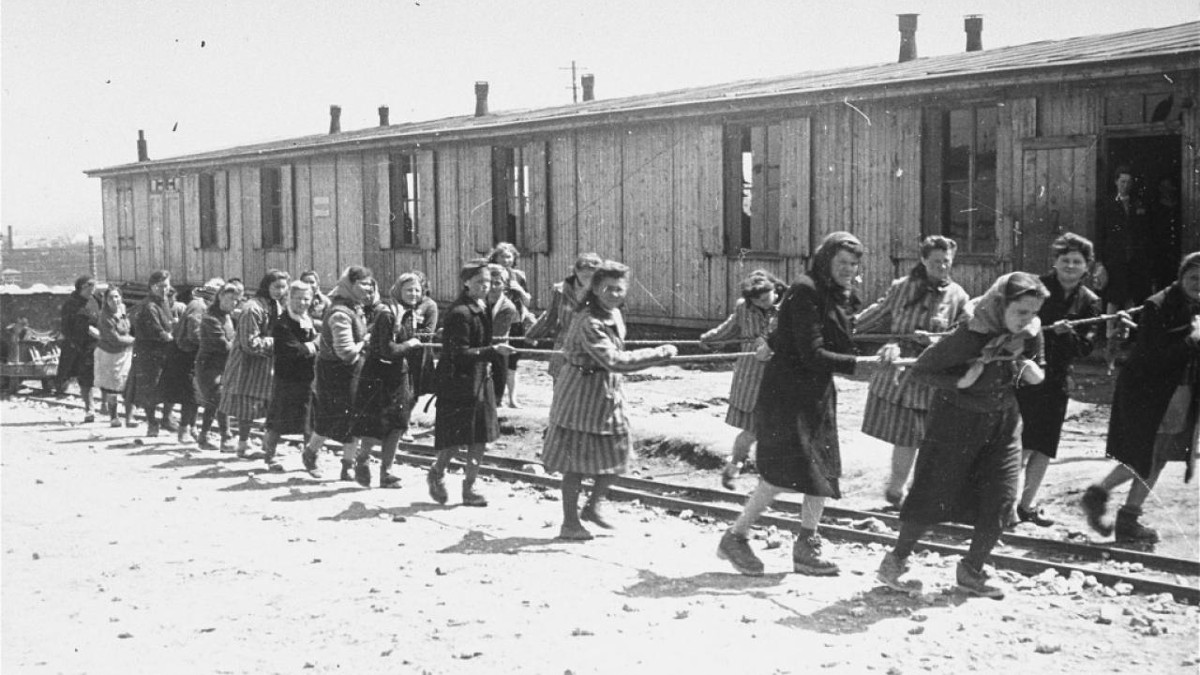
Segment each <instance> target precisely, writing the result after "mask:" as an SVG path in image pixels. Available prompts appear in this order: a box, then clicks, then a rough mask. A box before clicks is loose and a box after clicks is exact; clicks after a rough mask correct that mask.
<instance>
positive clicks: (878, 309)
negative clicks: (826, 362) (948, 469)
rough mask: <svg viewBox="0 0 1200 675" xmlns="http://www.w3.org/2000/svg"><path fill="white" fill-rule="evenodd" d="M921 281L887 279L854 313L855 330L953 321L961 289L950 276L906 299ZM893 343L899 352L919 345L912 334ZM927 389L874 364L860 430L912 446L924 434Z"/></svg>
mask: <svg viewBox="0 0 1200 675" xmlns="http://www.w3.org/2000/svg"><path fill="white" fill-rule="evenodd" d="M925 284H926V282H925V281H923V280H918V279H913V278H912V277H904V278H902V279H896V280H895V281H893V282H892V285H891V287H890V288H888V291H887V294H886V295H885V296H884V297H883V299H882V300H879V301H877V302H876V303H875V304H873V305H871V306H870V307H868V308H866V309H864V310H863V311H862V312H861V313H860V314H859V315H858V317H857V320H856V323H855V333H856V334H858V335H862V334H870V333H913V332H914V331H918V330H923V331H930V332H939V333H940V332H943V331H946V330H948V329H950V328H951V327H953V326H954V324H955V323H957V322H958V320H959V319H960V318H961V317H962V313H963V308H964V307H965V306H966V304H967V300H969V299H970V298H969V297H968V296H967V292H966V291H964V290H963V288H962V286H959V285H958V284H956V283H954V282H953V281H951V282H949V283H947V284H945V285H944V286H942V287H940V288H933V287H931V288H930V289H929V291H928V294H927V295H926V296H925V298H924V300H923V301H921V302H919V303H917V304H912V303H913V300H915V299H916V298H917V297H918V294H919V293H920V292H921V291H922V289H923V288H924V286H925ZM899 344H900V355H901V356H902V357H906V358H907V357H913V356H917V355H919V354H920V353H921V351H922V350H924V348H925V346H924V345H922V344H920V343H919V342H917V341H915V340H901V341H900V342H899ZM933 393H934V390H933V388H932V387H929V386H927V385H924V384H921V383H919V382H917V381H916V380H915V379H914V378H911V377H905V374H904V373H902V372H898V369H897V368H896V367H891V368H880V369H878V370H876V371H875V373H874V374H873V375H871V384H870V388H869V389H868V394H867V406H866V410H865V412H864V413H863V426H862V430H863V433H865V434H867V435H868V436H871V437H874V438H878V439H879V440H881V441H885V442H887V443H891V444H893V445H899V446H902V447H917V446H918V445H920V443H921V439H922V438H923V437H924V436H925V414H926V412H927V411H928V410H929V404H930V401H931V400H932V398H933Z"/></svg>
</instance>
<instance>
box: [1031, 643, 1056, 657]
mask: <svg viewBox="0 0 1200 675" xmlns="http://www.w3.org/2000/svg"><path fill="white" fill-rule="evenodd" d="M1033 651H1035V652H1037V653H1038V654H1056V653H1058V652H1060V651H1062V645H1060V644H1058V643H1056V642H1039V643H1038V645H1037V646H1036V647H1034V648H1033Z"/></svg>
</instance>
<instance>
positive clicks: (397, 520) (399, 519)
mask: <svg viewBox="0 0 1200 675" xmlns="http://www.w3.org/2000/svg"><path fill="white" fill-rule="evenodd" d="M392 522H393V523H407V522H408V518H405V517H404V516H392Z"/></svg>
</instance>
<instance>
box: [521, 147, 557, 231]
mask: <svg viewBox="0 0 1200 675" xmlns="http://www.w3.org/2000/svg"><path fill="white" fill-rule="evenodd" d="M547 157H548V153H547V151H546V142H545V141H534V142H532V143H529V144H528V145H526V146H525V162H526V163H527V164H528V166H529V215H528V217H527V218H526V220H525V241H524V242H523V244H524V249H523V251H522V252H528V253H549V252H550V224H549V223H550V218H549V213H550V181H549V179H548V176H549V171H548V169H547V163H546V160H547Z"/></svg>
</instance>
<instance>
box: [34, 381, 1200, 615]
mask: <svg viewBox="0 0 1200 675" xmlns="http://www.w3.org/2000/svg"><path fill="white" fill-rule="evenodd" d="M27 398H28V399H29V400H32V401H37V402H40V403H45V404H49V405H53V406H57V407H64V408H71V409H75V410H80V409H82V406H81V405H80V404H79V403H77V402H76V399H75V398H74V397H71V398H70V399H61V398H49V397H43V396H28V397H27ZM260 433H261V427H256V429H255V434H260ZM434 454H435V453H434V450H433V447H432V446H431V445H428V444H424V443H416V442H414V443H401V444H400V448H399V450H398V451H397V455H396V461H397V462H402V463H406V464H410V465H413V466H421V467H425V466H429V465H431V464H432V463H433V458H434ZM456 464H458V465H459V466H461V463H457V462H456ZM539 466H540V463H539V462H536V461H531V460H524V459H518V458H513V457H506V456H501V455H494V454H489V455H487V456H485V458H484V462H483V466H482V468H481V473H482V474H484V475H490V476H493V477H495V478H498V479H500V480H505V481H510V482H523V483H529V484H534V485H541V486H544V487H548V488H557V487H558V486H559V484H560V482H559V479H558V478H556V477H553V476H550V475H546V474H545V473H544V472H543V471H538V470H536V469H533V467H539ZM531 469H532V470H531ZM610 495H611V497H612V498H613V499H618V500H630V501H638V502H640V503H642V504H646V505H649V506H655V507H659V508H663V509H666V510H668V511H671V512H676V513H679V512H683V511H691V512H692V513H693V514H697V515H703V516H707V517H710V518H714V519H720V520H727V521H729V520H733V519H734V518H736V517H737V516H738V514H739V513H740V512H741V506H742V504H744V502H745V500H746V496H745V495H743V494H740V493H735V492H728V491H724V490H716V489H710V488H705V487H697V486H692V485H682V484H678V483H671V482H666V481H659V480H648V479H643V478H635V477H626V476H622V477H620V478H619V479H618V480H617V482H616V483H615V484H614V486H613V488H612V490H611V493H610ZM872 521H875V522H872ZM758 522H759V524H760V525H762V526H775V527H776V528H778V529H781V530H788V531H791V532H796V531H798V530H799V528H800V502H799V501H798V500H792V499H786V498H785V499H778V500H776V501H775V504H774V505H773V509H772V512H768V513H767V514H765V515H764V516H763V517H762V518H760V519H759V521H758ZM856 524H857V525H860V526H864V525H865V526H867V527H866V528H862V527H855V525H856ZM879 524H882V525H883V527H882V528H881V527H879ZM871 526H873V527H871ZM898 528H899V518H898V517H897V516H896V515H895V514H891V513H884V512H880V511H863V510H856V509H848V508H843V507H837V506H827V507H826V508H825V511H824V518H823V522H822V524H821V533H822V535H823V536H825V537H826V538H827V539H829V540H831V541H845V542H857V543H876V544H881V545H884V546H890V545H892V544H894V543H895V541H896V534H895V532H894V531H895V530H897V529H898ZM970 532H971V530H970V528H969V527H964V526H961V525H956V524H941V525H937V526H935V527H934V528H932V529H931V530H930V532H929V534H928V535H927V536H926V538H925V539H923V540H922V542H921V544H920V545H919V546H918V547H917V548H918V550H926V551H932V552H936V553H939V554H941V555H945V556H954V555H963V554H965V553H966V551H967V546H966V542H967V541H968V540H969V538H970ZM991 562H992V564H993V565H994V566H995V567H996V568H998V569H1007V570H1012V571H1014V572H1018V573H1021V574H1024V575H1029V576H1036V575H1039V574H1041V573H1043V572H1045V571H1046V570H1054V571H1055V572H1056V573H1058V574H1060V575H1063V576H1068V577H1069V576H1070V575H1071V574H1072V573H1079V574H1083V575H1085V576H1091V577H1094V578H1095V579H1096V580H1097V581H1098V582H1099V583H1101V584H1104V585H1108V586H1112V585H1115V584H1118V583H1126V584H1129V585H1130V586H1131V587H1132V589H1133V590H1135V591H1137V592H1141V593H1170V594H1171V595H1172V596H1174V597H1175V598H1176V599H1177V600H1181V601H1185V602H1188V603H1189V604H1200V561H1195V560H1188V559H1184V558H1176V557H1171V556H1162V555H1157V554H1154V553H1151V552H1147V551H1141V550H1136V549H1127V548H1120V547H1115V546H1105V545H1102V544H1082V543H1077V542H1071V541H1061V540H1052V539H1045V538H1041V537H1030V536H1026V535H1020V534H1016V533H1013V532H1006V533H1005V534H1004V535H1003V537H1002V538H1001V543H1000V545H999V546H998V547H997V549H996V551H994V552H993V554H992V558H991Z"/></svg>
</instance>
